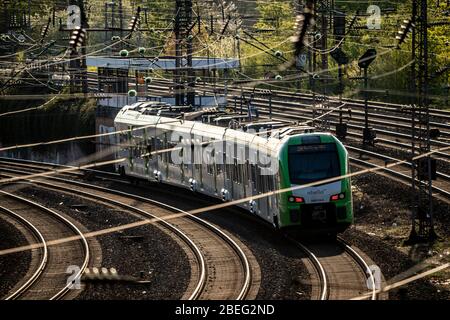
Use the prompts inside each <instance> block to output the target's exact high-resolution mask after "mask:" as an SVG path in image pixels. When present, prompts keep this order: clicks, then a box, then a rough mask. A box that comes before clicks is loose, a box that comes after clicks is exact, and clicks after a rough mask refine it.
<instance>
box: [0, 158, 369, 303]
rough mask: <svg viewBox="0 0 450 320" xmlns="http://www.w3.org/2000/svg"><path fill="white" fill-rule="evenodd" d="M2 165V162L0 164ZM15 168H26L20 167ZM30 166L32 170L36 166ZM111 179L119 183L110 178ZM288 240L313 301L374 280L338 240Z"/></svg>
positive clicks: (346, 293) (360, 289) (358, 290)
mask: <svg viewBox="0 0 450 320" xmlns="http://www.w3.org/2000/svg"><path fill="white" fill-rule="evenodd" d="M2 163H5V162H0V165H2ZM19 166H25V167H26V166H30V165H27V164H20V165H19ZM31 166H32V167H35V166H36V165H31ZM42 168H44V167H41V169H42ZM47 169H48V166H47ZM99 173H100V174H101V176H102V177H103V176H113V177H116V176H117V175H116V174H110V173H105V172H99ZM72 175H75V176H81V175H82V174H81V173H72ZM109 179H111V178H109ZM109 179H108V180H109ZM112 180H114V181H117V182H123V181H121V180H118V179H117V180H116V179H114V178H113V179H112ZM96 188H97V187H96ZM133 197H135V196H133ZM137 198H140V197H137ZM289 240H290V241H291V242H293V243H294V244H295V245H296V246H298V247H299V248H300V249H301V250H302V251H304V252H305V253H306V254H307V256H308V258H309V260H310V261H311V264H312V269H314V271H313V272H314V273H315V275H312V277H314V278H315V279H313V280H312V286H313V287H316V288H313V297H312V298H313V299H320V300H326V299H348V298H353V297H356V296H360V295H361V294H365V293H367V292H368V287H367V282H368V281H374V279H373V276H372V277H369V278H367V276H366V272H367V270H368V269H369V266H368V263H367V262H366V261H365V259H364V258H363V257H362V256H361V255H360V254H359V253H358V252H357V251H356V250H354V249H353V248H352V247H351V246H349V245H347V244H345V243H344V242H343V241H342V240H339V241H338V242H337V243H335V242H331V243H323V244H303V243H301V242H299V241H298V240H295V239H293V238H290V237H289ZM310 269H311V268H310ZM372 288H375V286H373V287H372ZM376 298H377V297H376V296H375V294H374V290H372V295H371V299H376Z"/></svg>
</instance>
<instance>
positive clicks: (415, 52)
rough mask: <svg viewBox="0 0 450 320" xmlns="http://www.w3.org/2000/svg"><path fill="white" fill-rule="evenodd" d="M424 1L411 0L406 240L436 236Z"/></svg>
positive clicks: (426, 25)
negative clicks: (411, 87)
mask: <svg viewBox="0 0 450 320" xmlns="http://www.w3.org/2000/svg"><path fill="white" fill-rule="evenodd" d="M427 10H428V5H427V0H413V19H412V22H413V23H414V24H415V25H416V30H413V40H412V45H413V48H412V56H413V58H414V59H415V61H416V62H415V63H414V65H413V69H412V80H413V81H414V83H413V84H414V86H415V92H417V96H416V99H415V100H416V101H415V103H413V106H412V114H411V123H412V128H411V129H412V130H411V140H412V143H411V146H412V148H411V158H412V161H411V163H412V174H411V176H412V194H413V202H412V203H413V207H412V214H411V220H412V221H411V223H412V228H411V234H410V236H409V240H408V241H407V242H409V243H415V242H418V241H432V240H435V239H436V238H437V235H436V233H435V230H434V221H433V189H432V181H433V179H435V175H436V162H435V160H434V159H432V158H431V157H430V156H429V155H428V156H425V157H421V158H418V159H415V158H416V157H417V156H420V155H423V154H427V153H429V152H430V150H431V146H430V140H431V136H430V114H429V108H428V99H427V95H428V80H429V77H428V12H427Z"/></svg>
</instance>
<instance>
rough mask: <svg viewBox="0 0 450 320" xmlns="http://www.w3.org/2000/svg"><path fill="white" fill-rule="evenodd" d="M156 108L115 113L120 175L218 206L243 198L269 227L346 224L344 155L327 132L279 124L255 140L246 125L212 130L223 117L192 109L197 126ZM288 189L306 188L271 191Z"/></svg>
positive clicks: (334, 228)
mask: <svg viewBox="0 0 450 320" xmlns="http://www.w3.org/2000/svg"><path fill="white" fill-rule="evenodd" d="M161 110H162V109H160V110H159V111H158V106H157V105H156V104H155V103H148V102H147V103H137V104H134V105H131V106H125V107H124V108H123V109H122V110H121V111H120V112H119V113H118V115H117V116H116V118H115V121H114V123H115V127H116V130H117V131H123V133H121V134H119V137H118V147H117V151H116V157H117V158H118V159H120V158H126V159H127V160H126V161H124V162H122V163H120V164H118V165H117V170H118V172H120V173H121V174H122V175H125V176H129V177H134V178H142V179H146V180H150V181H157V182H160V183H163V184H164V183H166V184H171V185H175V186H179V187H184V188H188V189H191V190H192V191H194V192H199V193H202V194H205V195H208V196H211V197H216V198H219V199H222V200H223V201H234V200H240V199H250V200H249V201H245V202H241V203H239V204H238V205H239V206H241V207H242V208H244V209H246V210H248V211H250V212H251V213H252V214H254V215H257V216H258V217H259V218H261V219H263V220H265V221H266V222H268V223H270V224H271V225H273V226H274V227H275V228H280V229H286V228H295V229H300V230H315V229H318V230H329V231H331V232H341V231H343V230H345V229H346V228H347V227H348V226H350V225H351V223H352V222H353V212H352V193H351V181H350V179H349V178H343V179H339V177H340V176H344V175H346V174H348V173H349V163H348V161H349V160H348V153H347V151H346V149H345V147H344V146H343V145H342V143H341V142H340V141H339V140H338V139H336V138H335V137H334V136H333V135H331V134H328V133H314V132H313V129H312V128H311V127H301V126H294V127H289V126H282V127H279V128H276V129H271V130H266V134H265V135H264V136H263V135H262V134H261V133H255V132H253V133H252V132H250V131H251V130H250V128H251V127H252V126H254V127H257V125H253V124H247V125H246V126H242V127H243V128H244V130H246V131H242V130H237V129H236V128H234V126H229V127H222V126H219V125H217V124H218V123H219V122H220V120H221V119H225V118H226V116H225V115H223V116H221V117H220V116H219V117H217V116H215V117H211V116H210V115H207V113H206V112H205V113H201V112H200V113H198V112H197V113H196V114H200V115H203V117H202V120H203V121H191V120H187V119H190V118H191V117H189V114H184V115H183V114H181V115H180V114H178V116H173V112H166V113H165V112H162V111H161ZM165 110H166V111H167V108H166V109H165ZM170 111H173V110H172V109H171V108H170ZM175 114H176V113H175ZM130 129H132V130H130ZM333 178H334V179H333ZM327 179H328V180H332V181H329V182H328V183H323V184H320V181H324V180H327ZM308 184H314V185H312V186H307V185H308ZM296 186H307V187H299V188H294V190H290V191H287V192H282V193H280V192H278V193H271V191H275V190H282V189H290V188H292V187H296ZM262 194H267V196H264V197H258V198H256V199H254V200H253V199H251V198H252V197H255V196H258V195H262Z"/></svg>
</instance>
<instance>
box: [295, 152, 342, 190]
mask: <svg viewBox="0 0 450 320" xmlns="http://www.w3.org/2000/svg"><path fill="white" fill-rule="evenodd" d="M288 162H289V176H290V179H291V183H294V184H306V183H311V182H315V181H319V180H323V179H328V178H334V177H338V176H339V175H340V164H339V156H338V152H337V149H336V145H335V144H334V143H328V144H319V145H300V146H289V161H288Z"/></svg>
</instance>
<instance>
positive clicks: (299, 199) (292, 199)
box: [288, 196, 305, 203]
mask: <svg viewBox="0 0 450 320" xmlns="http://www.w3.org/2000/svg"><path fill="white" fill-rule="evenodd" d="M288 201H289V202H291V203H303V202H305V199H303V198H302V197H294V196H290V197H289V198H288Z"/></svg>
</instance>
